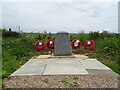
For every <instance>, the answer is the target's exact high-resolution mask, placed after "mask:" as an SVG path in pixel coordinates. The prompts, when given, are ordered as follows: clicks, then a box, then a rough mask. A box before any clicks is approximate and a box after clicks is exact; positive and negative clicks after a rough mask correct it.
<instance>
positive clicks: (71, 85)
mask: <svg viewBox="0 0 120 90" xmlns="http://www.w3.org/2000/svg"><path fill="white" fill-rule="evenodd" d="M61 82H62V83H64V84H65V85H66V86H69V87H78V86H79V84H78V83H77V82H69V81H67V80H62V81H61Z"/></svg>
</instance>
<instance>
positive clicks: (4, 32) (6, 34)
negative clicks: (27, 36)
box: [2, 29, 20, 38]
mask: <svg viewBox="0 0 120 90" xmlns="http://www.w3.org/2000/svg"><path fill="white" fill-rule="evenodd" d="M2 37H3V38H5V37H14V38H19V37H20V34H19V33H17V32H15V31H7V30H5V29H3V30H2Z"/></svg>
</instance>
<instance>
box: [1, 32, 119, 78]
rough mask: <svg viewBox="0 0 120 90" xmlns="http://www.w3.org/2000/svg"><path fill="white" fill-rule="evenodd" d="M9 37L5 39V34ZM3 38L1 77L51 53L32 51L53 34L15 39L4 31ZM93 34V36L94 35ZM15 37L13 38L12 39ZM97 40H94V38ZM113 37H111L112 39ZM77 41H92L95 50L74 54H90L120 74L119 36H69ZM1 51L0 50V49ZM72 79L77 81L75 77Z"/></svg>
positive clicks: (27, 34)
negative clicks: (42, 55) (29, 61)
mask: <svg viewBox="0 0 120 90" xmlns="http://www.w3.org/2000/svg"><path fill="white" fill-rule="evenodd" d="M5 33H7V35H8V34H9V37H6V34H5ZM5 33H4V38H2V50H1V51H2V77H3V78H5V77H8V76H9V75H10V74H11V73H13V72H14V71H15V70H17V69H18V68H19V67H21V66H22V65H23V64H24V63H25V62H26V61H27V60H29V59H30V58H31V57H32V56H34V55H40V54H43V52H47V51H51V52H53V50H52V49H44V50H42V51H37V50H35V49H34V44H35V42H36V41H38V40H40V39H41V40H43V41H44V42H46V41H47V40H48V39H55V36H56V35H55V34H51V33H20V34H18V33H17V35H20V36H18V37H16V35H15V34H16V33H14V34H12V36H11V35H10V32H9V33H8V31H5ZM94 34H95V35H94ZM14 35H15V37H14ZM95 36H96V37H98V38H96V37H95ZM112 36H113V37H112ZM73 39H79V40H81V41H82V44H83V45H84V42H85V41H86V40H91V39H92V40H93V41H94V42H95V49H94V50H92V51H90V50H86V49H85V48H84V46H83V45H82V47H80V48H78V49H73V53H74V54H85V53H90V54H92V55H91V57H95V58H97V59H98V60H99V61H101V62H102V63H104V64H105V65H107V66H108V67H110V68H111V69H112V70H114V71H115V72H117V73H119V74H120V68H119V67H120V55H119V54H120V34H109V33H107V34H106V33H103V34H99V33H92V35H89V34H84V33H79V34H71V36H70V40H71V41H72V40H73ZM0 49H1V48H0ZM74 79H77V78H76V77H75V78H74Z"/></svg>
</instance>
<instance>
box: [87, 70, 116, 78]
mask: <svg viewBox="0 0 120 90" xmlns="http://www.w3.org/2000/svg"><path fill="white" fill-rule="evenodd" d="M87 71H88V73H89V74H90V75H98V76H114V77H118V74H117V73H115V72H113V71H112V70H100V69H87Z"/></svg>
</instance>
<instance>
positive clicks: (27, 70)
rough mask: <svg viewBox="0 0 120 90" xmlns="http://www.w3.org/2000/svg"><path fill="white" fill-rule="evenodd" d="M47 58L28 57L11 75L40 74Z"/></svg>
mask: <svg viewBox="0 0 120 90" xmlns="http://www.w3.org/2000/svg"><path fill="white" fill-rule="evenodd" d="M46 64H47V59H30V60H29V61H28V62H27V63H25V64H24V65H23V66H22V67H20V68H19V69H18V70H17V71H15V72H14V73H13V74H11V76H28V75H42V73H43V70H44V69H45V66H46Z"/></svg>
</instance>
